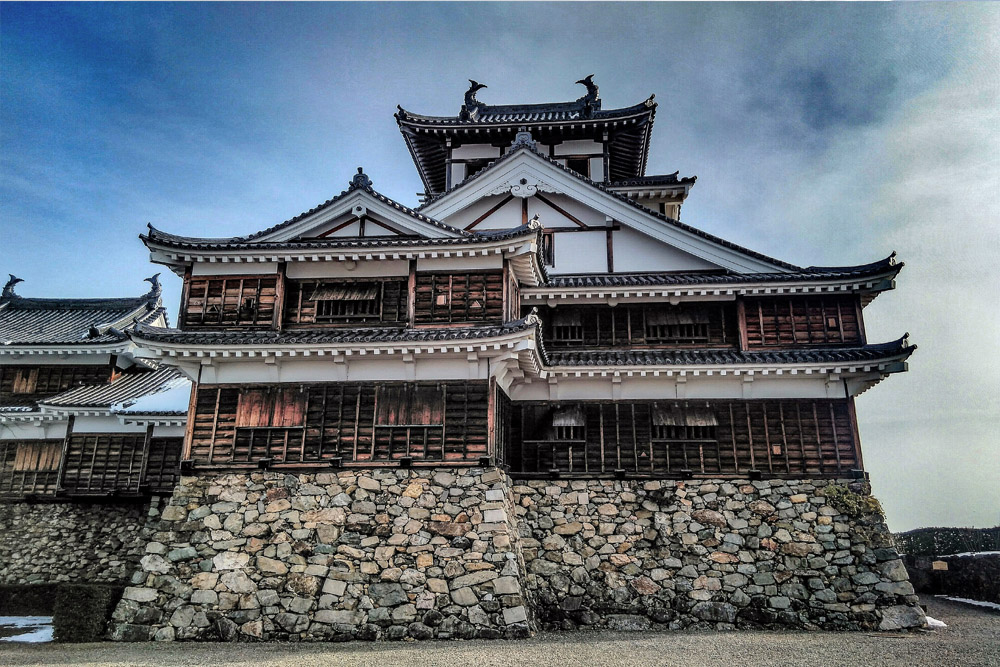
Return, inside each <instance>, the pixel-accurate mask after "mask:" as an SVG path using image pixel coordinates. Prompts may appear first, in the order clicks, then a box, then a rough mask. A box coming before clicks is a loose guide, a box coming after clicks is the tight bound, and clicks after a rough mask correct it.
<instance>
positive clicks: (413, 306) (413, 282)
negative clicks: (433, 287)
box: [406, 259, 434, 329]
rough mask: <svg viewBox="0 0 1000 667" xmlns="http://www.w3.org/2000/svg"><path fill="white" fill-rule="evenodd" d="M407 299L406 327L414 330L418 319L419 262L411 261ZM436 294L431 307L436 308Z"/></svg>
mask: <svg viewBox="0 0 1000 667" xmlns="http://www.w3.org/2000/svg"><path fill="white" fill-rule="evenodd" d="M406 289H407V292H408V294H407V297H406V326H407V327H409V328H411V329H412V328H413V326H414V324H415V323H416V319H417V260H415V259H411V260H410V278H409V282H408V283H407V288H406ZM433 298H434V294H433V293H432V294H431V299H432V301H431V307H432V308H433V307H434V302H433Z"/></svg>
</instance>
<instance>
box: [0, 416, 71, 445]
mask: <svg viewBox="0 0 1000 667" xmlns="http://www.w3.org/2000/svg"><path fill="white" fill-rule="evenodd" d="M65 437H66V422H64V421H63V422H50V423H43V424H40V425H35V424H21V423H15V424H0V440H62V439H63V438H65Z"/></svg>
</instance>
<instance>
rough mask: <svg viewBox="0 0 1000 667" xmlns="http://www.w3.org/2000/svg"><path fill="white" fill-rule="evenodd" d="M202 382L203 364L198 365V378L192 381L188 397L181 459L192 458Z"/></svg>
mask: <svg viewBox="0 0 1000 667" xmlns="http://www.w3.org/2000/svg"><path fill="white" fill-rule="evenodd" d="M200 383H201V366H199V367H198V379H197V380H196V381H195V382H192V383H191V397H190V398H189V399H188V416H187V423H186V424H185V425H184V444H183V445H182V446H181V459H182V460H183V459H189V458H191V445H192V441H193V440H194V420H195V418H196V417H197V411H198V410H197V408H198V387H199V386H200Z"/></svg>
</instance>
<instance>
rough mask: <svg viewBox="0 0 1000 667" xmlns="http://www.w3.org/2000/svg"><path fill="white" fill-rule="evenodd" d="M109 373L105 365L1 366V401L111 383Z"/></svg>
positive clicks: (108, 366) (37, 396) (110, 370)
mask: <svg viewBox="0 0 1000 667" xmlns="http://www.w3.org/2000/svg"><path fill="white" fill-rule="evenodd" d="M111 373H112V367H111V366H110V365H107V364H96V365H95V364H91V365H88V366H84V365H75V364H74V365H58V366H56V365H53V366H22V365H18V366H0V400H2V399H8V398H27V397H31V398H42V397H47V396H54V395H56V394H59V393H61V392H64V391H66V390H68V389H72V388H73V387H79V386H80V385H84V384H103V383H105V382H110V381H111Z"/></svg>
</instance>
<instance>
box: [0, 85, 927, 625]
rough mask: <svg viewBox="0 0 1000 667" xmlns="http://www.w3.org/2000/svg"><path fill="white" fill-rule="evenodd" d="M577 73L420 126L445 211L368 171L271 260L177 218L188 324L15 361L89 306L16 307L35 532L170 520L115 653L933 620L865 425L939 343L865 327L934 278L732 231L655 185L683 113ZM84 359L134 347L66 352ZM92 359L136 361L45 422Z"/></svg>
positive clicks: (11, 470)
mask: <svg viewBox="0 0 1000 667" xmlns="http://www.w3.org/2000/svg"><path fill="white" fill-rule="evenodd" d="M577 83H580V84H582V85H583V86H585V88H586V93H585V94H584V95H583V96H582V97H580V98H579V99H577V100H575V101H571V102H558V103H547V104H518V105H491V104H487V103H484V102H482V101H480V100H479V99H478V95H482V94H484V93H483V92H482V91H483V89H485V88H486V86H484V85H482V84H479V83H476V82H474V81H473V82H471V87H470V88H469V90H468V92H466V94H465V99H464V103H463V104H461V105H460V108H459V110H458V113H457V114H456V115H454V116H429V115H422V114H418V113H415V112H413V111H410V110H407V109H403V108H402V107H400V108H399V109H398V111H397V113H396V114H395V120H396V124H397V125H398V128H399V131H400V133H401V134H402V138H403V140H404V142H405V144H406V147H407V149H408V150H409V153H410V155H411V156H412V159H413V163H414V165H415V167H416V169H417V173H418V174H419V176H420V179H421V180H422V182H423V186H424V192H423V193H422V195H421V196H420V200H419V202H414V204H416V205H415V206H414V207H411V206H408V205H406V204H403V203H399V202H396V201H393V200H392V199H390V198H388V197H386V196H385V195H382V194H380V193H379V191H378V190H377V189H376V188H377V187H378V175H377V174H368V173H365V172H364V171H363V170H362V169H360V168H359V169H358V171H357V173H356V174H353V175H348V176H347V178H346V179H345V180H348V179H349V180H348V182H347V187H346V189H345V190H343V191H342V192H341V193H340V194H337V195H336V196H333V197H332V198H331V199H329V200H328V201H325V202H323V203H321V204H319V205H317V206H315V207H313V208H310V209H309V210H307V211H305V212H304V213H300V214H298V215H295V216H294V217H291V218H289V219H288V220H286V221H284V222H280V223H278V224H273V225H272V226H269V227H267V228H266V229H262V230H260V231H256V230H254V229H247V230H246V234H245V235H243V236H239V237H232V238H192V237H186V236H178V235H176V234H173V233H170V232H169V231H166V230H168V229H169V226H170V221H169V220H165V221H156V222H154V223H153V224H152V225H150V226H149V227H148V229H147V230H146V231H145V232H144V233H143V234H142V235H141V237H140V238H141V240H142V242H143V243H144V244H145V245H146V247H147V248H148V249H149V252H150V259H151V261H152V262H153V263H155V264H158V265H160V266H161V267H164V269H163V270H170V271H173V272H174V273H175V274H176V275H178V276H180V277H182V278H183V293H182V297H181V303H180V307H179V312H178V315H177V318H176V320H175V322H174V323H173V324H174V326H169V325H168V321H167V318H166V316H165V314H164V313H163V310H162V309H161V308H160V304H159V302H158V298H159V290H158V285H156V281H155V279H153V282H154V287H155V290H154V292H153V293H150V294H149V295H146V296H145V297H143V299H144V300H140V301H137V302H136V304H134V305H136V307H141V308H140V310H141V311H142V312H141V313H139V314H138V315H136V314H134V313H132V312H131V311H129V312H128V313H125V310H127V309H124V306H123V310H122V314H123V317H119V320H122V319H123V318H124V319H127V320H128V321H117V320H116V322H115V323H113V324H106V327H108V328H101V327H98V328H97V329H92V328H90V329H88V328H86V327H85V328H84V330H83V331H81V332H80V336H81V339H80V340H76V341H73V342H72V344H71V343H65V344H63V343H60V344H59V345H56V344H55V343H53V342H52V341H49V340H48V339H46V338H45V336H44V335H41V334H39V336H40V337H39V338H38V341H37V342H36V341H35V339H32V338H30V337H28V338H25V339H24V340H23V341H22V340H12V341H9V342H8V341H6V340H3V339H6V338H9V334H8V333H7V331H6V328H8V327H12V326H14V325H13V324H11V320H12V319H14V320H16V319H17V318H11V317H7V316H6V315H5V313H11V314H12V313H15V312H21V311H18V310H17V309H18V308H20V309H22V311H25V312H27V311H31V312H36V311H38V310H39V309H41V308H49V306H51V308H50V310H51V311H52V312H53V313H57V312H58V311H59V308H62V309H64V310H65V311H66V312H69V311H70V310H72V309H73V308H77V310H79V309H80V308H82V307H84V306H86V304H82V305H81V304H76V305H74V304H73V303H71V302H70V301H69V300H61V301H60V300H38V299H36V300H30V299H24V298H21V297H17V296H16V295H13V286H11V289H10V290H9V291H10V293H11V295H13V296H9V297H8V295H7V293H6V292H5V298H4V300H3V301H0V343H2V344H0V372H2V373H3V375H2V378H3V382H2V392H3V393H2V397H0V398H2V400H0V403H2V404H3V405H10V406H19V407H16V409H14V408H10V409H9V408H0V410H3V411H4V412H3V417H2V418H0V427H2V425H3V424H4V423H7V424H10V425H11V428H7V429H2V428H0V438H2V440H0V452H7V453H6V455H5V458H0V466H2V467H0V492H4V493H7V494H8V496H9V497H10V498H11V499H12V500H11V502H10V503H7V504H5V505H3V506H2V508H0V511H4V512H8V513H19V514H17V515H18V517H20V519H19V521H20V523H18V524H17V525H18V527H17V529H16V531H15V532H18V534H19V535H20V538H19V539H21V540H24V539H25V537H26V536H30V535H33V534H35V533H37V531H41V530H43V526H44V525H45V524H46V521H48V522H50V523H51V518H45V517H46V512H49V513H51V511H52V508H55V507H63V508H64V510H65V511H66V512H68V513H69V514H67V516H69V515H70V514H73V513H74V512H76V513H77V515H80V516H82V515H83V513H86V512H89V513H91V515H92V514H93V513H94V512H106V513H110V512H112V511H114V512H118V513H119V514H120V512H122V511H124V510H121V509H120V508H121V507H124V506H125V504H127V503H128V502H131V503H132V505H136V504H138V506H140V507H141V508H142V511H141V512H140V513H139V514H137V515H136V516H137V518H136V519H135V522H134V523H135V526H134V528H135V538H134V539H135V540H136V541H137V542H136V543H137V544H138V548H132V547H134V546H135V545H134V544H133V545H129V547H130V548H131V551H128V550H127V549H126V548H125V547H122V548H121V554H120V557H118V558H117V560H116V562H118V563H119V565H120V567H119V570H116V571H117V572H119V575H118V576H117V579H115V578H113V577H111V578H109V579H112V580H117V581H120V582H121V583H122V584H123V585H126V586H127V588H126V589H125V592H124V596H123V598H122V601H121V602H120V603H119V605H118V607H117V609H116V611H115V614H114V620H113V623H112V626H111V630H110V633H111V636H112V637H113V638H116V639H125V640H135V639H141V640H145V639H157V640H171V639H204V640H254V639H295V640H333V639H401V638H405V637H412V638H415V639H427V638H431V637H436V638H472V637H485V638H499V637H505V638H516V637H523V636H527V635H529V634H531V633H532V632H534V631H536V630H538V629H546V628H547V629H573V628H577V627H584V626H598V627H609V628H614V629H637V630H644V629H667V628H687V627H718V628H731V627H741V628H742V627H779V626H780V627H803V628H819V627H822V628H854V629H860V628H881V629H884V630H886V629H899V628H902V627H911V626H919V625H920V624H922V623H923V615H922V613H921V612H920V611H919V608H917V607H916V601H917V599H916V597H915V595H914V594H913V588H912V586H911V585H910V583H909V581H908V580H907V576H906V572H905V570H904V569H903V568H902V564H901V562H900V560H899V558H898V554H897V553H896V551H895V549H894V548H893V547H892V544H891V540H890V537H889V534H888V531H887V529H886V527H885V523H884V518H883V517H882V515H881V511H880V510H879V508H878V504H877V502H876V501H875V500H874V499H873V498H872V497H871V496H870V495H869V494H870V488H869V485H868V482H867V475H866V473H865V472H864V465H863V459H862V452H861V443H860V440H859V435H858V421H857V417H856V413H855V399H856V397H857V396H858V395H860V394H861V393H862V392H865V391H867V390H869V389H871V388H872V387H873V386H875V385H876V384H878V383H879V382H881V381H882V380H884V379H886V378H887V377H888V376H889V375H891V374H893V373H897V372H902V371H905V370H906V360H907V358H908V357H909V356H910V355H911V353H912V352H913V350H914V349H915V347H914V346H911V345H909V344H908V343H907V340H906V336H905V335H904V336H902V337H901V338H899V339H897V340H893V341H869V340H868V338H867V336H866V334H865V326H864V313H865V309H866V308H867V307H869V305H870V304H871V302H872V301H873V300H874V299H875V297H876V296H878V295H879V294H880V293H881V292H883V291H886V290H890V289H893V288H894V286H895V282H894V280H895V278H896V276H897V274H898V273H899V271H900V269H901V268H902V266H903V265H902V264H901V263H898V262H896V261H895V258H894V255H889V256H888V257H884V258H883V259H879V258H878V255H877V254H876V256H875V257H873V259H874V260H875V261H872V262H871V263H869V264H864V265H861V266H837V267H819V266H808V267H801V266H796V265H793V264H790V263H788V262H786V261H783V260H781V259H776V258H773V257H769V256H766V255H764V254H761V253H759V252H755V251H753V250H750V249H747V248H743V247H741V246H739V245H736V244H734V243H731V242H729V241H726V240H724V239H721V238H718V237H716V236H713V235H711V234H708V233H706V232H704V231H702V230H701V229H699V228H698V223H699V221H697V220H686V219H685V216H683V214H682V209H683V207H684V203H685V201H686V200H687V198H688V196H689V195H691V194H692V190H693V189H694V186H695V184H696V179H695V177H694V176H680V175H679V174H678V173H677V172H674V173H672V174H652V175H650V174H647V173H646V166H647V161H648V157H649V156H648V151H649V146H650V137H651V133H652V131H653V120H654V117H655V114H656V109H657V104H656V102H655V101H654V98H653V97H652V96H650V97H649V98H648V99H646V100H642V101H640V102H638V103H637V104H634V105H632V106H626V107H623V108H617V109H606V108H604V107H603V105H602V100H601V98H600V95H599V93H598V88H597V86H596V85H595V84H594V83H593V78H592V77H587V78H586V79H583V80H582V81H579V82H577ZM457 106H459V105H458V104H457V100H456V107H457ZM386 120H387V121H388V118H387V119H386ZM305 204H309V202H305ZM266 224H267V222H265V223H264V224H262V225H261V226H264V225H266ZM161 228H164V229H161ZM42 301H46V302H51V303H49V304H48V305H45V304H41V305H39V304H40V302H42ZM88 307H89V306H88ZM109 307H110V306H109ZM46 312H48V311H46ZM74 312H75V311H74ZM116 312H117V311H116ZM125 315H127V317H124V316H125ZM52 317H53V318H57V317H59V316H58V315H57V314H54V315H52ZM74 317H76V319H75V320H74V321H75V322H76V323H77V325H83V324H86V325H87V327H90V325H91V324H92V323H91V322H89V321H87V319H86V318H82V319H81V317H79V316H74ZM43 319H44V318H43ZM91 319H93V318H91ZM106 319H112V318H106ZM45 321H46V322H48V320H45ZM78 328H79V326H78ZM43 333H44V332H43ZM48 333H52V332H51V331H49V332H48ZM88 335H89V336H90V338H89V339H87V338H86V336H88ZM88 341H89V342H88ZM81 345H83V346H90V347H95V346H98V345H99V346H101V347H100V352H99V354H97V352H96V347H95V353H94V354H89V353H88V354H89V356H88V355H81V354H75V352H71V353H69V355H70V356H67V355H66V354H64V353H63V352H62V351H63V350H64V349H68V348H69V347H74V346H75V347H76V348H79V347H81ZM36 346H40V347H46V352H45V354H35V353H34V352H33V350H34V348H35V347H36ZM49 348H51V349H49ZM95 354H97V356H95ZM109 355H110V356H109ZM67 359H73V360H74V361H73V363H74V364H76V365H74V366H72V367H73V368H74V369H76V368H78V367H79V368H82V366H79V364H77V361H76V360H80V359H88V360H89V359H93V360H95V361H97V362H99V364H98V365H97V366H94V368H99V369H103V370H102V371H101V372H100V373H84V372H83V371H80V372H81V376H80V378H79V380H78V381H75V382H71V383H70V384H69V385H67V386H66V387H63V386H62V385H60V386H59V387H58V389H59V390H61V391H69V394H68V396H66V395H61V394H58V395H56V398H55V399H52V398H40V399H38V401H36V402H26V401H24V400H23V399H25V398H30V397H26V396H25V395H24V394H25V392H24V391H23V390H24V388H25V387H26V386H27V384H28V383H29V382H30V379H31V378H34V377H35V376H36V375H37V377H38V378H41V377H42V376H43V375H45V376H46V377H48V375H46V374H51V371H52V370H53V369H54V368H57V367H59V366H60V365H65V364H67V363H68V362H67V361H66V360H67ZM100 364H103V365H100ZM122 366H126V367H127V368H125V369H124V370H122V369H121V368H120V367H122ZM116 369H117V370H116ZM130 369H131V370H130ZM129 382H131V383H133V384H132V385H131V386H132V387H133V389H132V390H130V391H118V390H117V388H118V387H122V388H123V389H124V388H125V384H126V383H129ZM36 384H40V380H37V381H36ZM140 384H141V387H140ZM77 385H84V386H77ZM179 387H180V388H179ZM188 387H190V391H188ZM136 388H138V389H136ZM74 392H76V395H77V396H84V395H86V396H90V395H91V394H94V395H99V396H100V397H103V398H102V400H103V403H101V406H103V407H101V408H99V409H96V408H95V410H96V412H94V414H93V415H92V414H91V412H87V410H89V408H85V407H81V406H83V404H82V403H80V402H79V401H78V402H77V403H74V402H73V398H74ZM102 392H103V393H102ZM53 393H54V394H57V392H54V391H53ZM167 395H169V396H171V397H172V398H171V399H170V400H165V399H164V397H165V396H167ZM157 397H159V398H157ZM105 399H106V400H105ZM869 400H874V399H869ZM18 401H20V402H18ZM74 411H75V412H74ZM98 413H100V414H98ZM100 420H105V422H107V424H109V425H110V426H107V425H105V424H104V422H101V421H100ZM74 421H75V424H74ZM99 422H100V423H99ZM114 424H117V426H115V427H114V428H111V426H114ZM81 428H82V429H83V430H85V431H86V430H89V431H100V430H101V429H106V430H107V431H108V435H106V436H101V437H90V438H89V439H87V438H86V437H83V436H82V435H81V434H80V433H79V431H80V430H81ZM112 432H117V433H119V434H121V433H123V432H128V438H127V439H128V442H129V447H131V449H128V451H129V452H131V456H132V458H131V459H129V460H128V462H126V463H123V462H122V457H121V455H120V454H121V450H122V445H121V444H120V443H121V441H122V436H121V435H119V436H117V437H112V436H111V435H110V433H112ZM33 441H36V442H35V443H33ZM37 442H44V443H47V444H44V445H38V444H37ZM116 443H118V444H116ZM88 447H89V448H90V449H87V448H88ZM33 448H34V449H33ZM84 450H86V451H87V452H90V456H91V458H90V459H87V458H86V457H85V456H83V451H84ZM116 455H117V458H115V456H116ZM90 461H99V463H98V464H97V467H96V468H95V467H94V465H92V464H91V463H90ZM137 461H138V464H137V463H136V462H137ZM164 461H167V462H169V465H167V466H166V467H167V468H169V470H166V469H165V468H164V465H165V464H164V463H163V462H164ZM33 465H34V466H36V467H38V466H42V467H45V471H46V475H45V476H43V477H44V482H45V483H44V485H34V486H33V485H32V484H31V483H30V480H28V481H25V480H26V479H27V477H26V475H27V474H28V473H29V472H31V471H30V468H31V467H32V466H33ZM125 465H130V466H131V467H130V468H129V469H128V471H126V470H125V469H124V468H123V466H125ZM137 465H138V467H136V466H137ZM95 475H102V478H101V479H102V480H103V483H104V485H103V486H102V487H101V490H102V492H103V501H101V500H97V499H95V498H94V497H93V496H94V494H89V496H88V498H87V499H86V502H84V499H83V498H82V497H80V496H85V495H88V494H81V493H76V494H74V489H77V488H78V487H79V485H80V481H79V480H80V478H81V476H83V477H86V478H87V479H92V478H93V477H94V476H95ZM146 476H149V479H148V480H147V479H146ZM32 479H33V478H32ZM15 480H16V481H15ZM108 480H111V481H108ZM115 480H118V481H115ZM164 480H165V481H164ZM116 484H117V485H119V486H116ZM164 484H167V486H166V487H164ZM126 486H127V488H126ZM171 487H172V493H171ZM126 496H134V497H135V499H131V500H130V499H129V498H127V497H126ZM26 497H27V498H29V499H30V500H31V502H27V501H26V500H25V498H26ZM115 508H118V509H115ZM32 513H33V514H32ZM12 515H13V514H12ZM139 515H141V516H139ZM74 516H76V515H74ZM29 519H30V520H29ZM69 520H70V519H67V518H64V519H63V521H69ZM74 520H78V521H80V522H82V523H86V521H87V520H93V519H92V518H91V519H86V520H85V519H74ZM33 531H35V533H33ZM3 548H7V549H8V550H9V547H3ZM19 548H20V549H21V551H20V552H18V553H20V554H21V557H22V558H25V559H28V558H29V557H30V554H29V551H30V549H26V548H24V547H19ZM94 549H104V550H105V551H107V545H104V544H100V545H95V546H94ZM3 555H4V553H3V552H2V551H0V560H3V559H2V556H3ZM112 558H115V557H114V555H112ZM2 567H3V566H0V574H2V576H3V577H4V578H5V580H6V581H7V582H10V583H17V582H23V581H28V580H31V575H30V574H26V573H28V572H34V574H35V579H34V580H36V581H37V580H41V579H44V578H45V576H46V575H45V572H44V567H43V568H41V569H39V568H38V567H37V566H35V567H34V570H32V568H31V567H29V566H28V565H26V564H24V565H16V564H14V565H11V566H8V569H7V570H6V571H4V570H3V569H2ZM95 567H96V565H95ZM39 573H41V574H39ZM90 574H91V573H90V571H89V570H87V569H86V568H84V569H82V570H78V571H76V573H75V574H73V577H77V576H78V577H81V578H85V577H87V576H90ZM39 577H41V579H39ZM71 578H72V577H71Z"/></svg>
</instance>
